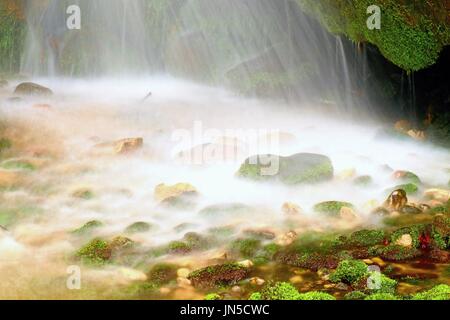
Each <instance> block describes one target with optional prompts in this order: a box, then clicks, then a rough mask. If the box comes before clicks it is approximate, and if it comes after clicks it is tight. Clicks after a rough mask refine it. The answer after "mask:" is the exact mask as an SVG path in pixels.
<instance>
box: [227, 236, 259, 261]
mask: <svg viewBox="0 0 450 320" xmlns="http://www.w3.org/2000/svg"><path fill="white" fill-rule="evenodd" d="M231 249H232V250H233V251H235V252H237V253H239V254H240V255H241V256H242V257H244V258H253V257H255V256H256V254H257V253H258V251H259V250H260V249H261V240H257V239H237V240H234V241H233V242H232V243H231Z"/></svg>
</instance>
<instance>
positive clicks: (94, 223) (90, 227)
mask: <svg viewBox="0 0 450 320" xmlns="http://www.w3.org/2000/svg"><path fill="white" fill-rule="evenodd" d="M101 226H103V223H102V222H101V221H98V220H91V221H89V222H86V223H85V224H84V225H83V226H81V227H80V228H78V229H75V230H73V231H72V234H75V235H79V236H85V235H90V234H92V233H93V232H94V230H95V229H98V228H100V227H101Z"/></svg>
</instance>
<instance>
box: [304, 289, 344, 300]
mask: <svg viewBox="0 0 450 320" xmlns="http://www.w3.org/2000/svg"><path fill="white" fill-rule="evenodd" d="M298 300H336V298H335V297H333V296H332V295H331V294H329V293H326V292H320V291H310V292H306V293H300V294H299V295H298Z"/></svg>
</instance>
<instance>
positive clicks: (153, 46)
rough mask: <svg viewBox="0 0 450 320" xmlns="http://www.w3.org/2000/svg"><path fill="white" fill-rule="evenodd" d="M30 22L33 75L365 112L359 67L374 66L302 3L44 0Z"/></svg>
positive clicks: (28, 57)
mask: <svg viewBox="0 0 450 320" xmlns="http://www.w3.org/2000/svg"><path fill="white" fill-rule="evenodd" d="M71 4H76V5H78V6H79V7H80V8H81V21H82V26H81V29H80V30H69V29H68V28H67V27H66V19H67V16H68V15H67V13H66V8H67V6H68V5H71ZM26 13H27V22H28V36H27V41H26V49H25V54H24V56H23V59H22V71H23V72H24V73H27V74H32V75H39V76H58V75H69V76H125V75H136V74H141V75H151V74H154V73H169V74H171V75H174V76H177V77H182V78H187V79H193V80H197V81H201V82H206V83H209V84H214V85H226V86H228V87H231V88H234V89H235V90H237V91H240V92H242V93H244V94H252V95H257V96H281V97H284V98H286V99H287V100H289V99H291V98H295V99H299V100H302V101H315V102H316V103H317V102H318V103H319V104H322V105H324V106H326V107H327V108H336V106H337V105H342V106H344V107H339V108H340V109H341V110H343V109H342V108H344V110H353V109H355V108H356V109H357V108H358V105H360V104H361V103H360V101H361V100H362V97H361V90H359V89H358V88H360V85H359V84H360V83H362V82H364V79H361V76H360V73H361V72H360V70H364V69H367V67H365V66H361V65H356V63H355V62H354V61H357V63H358V64H361V63H363V64H365V63H366V61H365V60H364V59H355V54H357V53H356V52H357V50H355V45H354V44H352V43H350V42H349V41H347V40H345V39H342V38H340V37H335V36H333V35H330V34H329V33H328V32H327V31H325V30H324V29H323V28H322V26H320V24H319V23H318V22H317V21H315V20H314V19H312V18H310V17H308V16H307V15H306V14H305V13H303V12H302V11H301V10H300V8H299V6H298V5H297V4H296V2H295V1H293V0H164V1H162V0H89V1H88V0H76V1H75V0H72V1H68V0H46V1H42V0H40V1H29V2H28V4H27V8H26ZM358 73H359V75H358ZM357 93H359V94H357Z"/></svg>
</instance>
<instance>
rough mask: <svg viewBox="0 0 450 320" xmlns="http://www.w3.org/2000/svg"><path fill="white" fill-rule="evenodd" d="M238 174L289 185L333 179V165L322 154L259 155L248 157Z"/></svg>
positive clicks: (256, 179) (252, 178)
mask: <svg viewBox="0 0 450 320" xmlns="http://www.w3.org/2000/svg"><path fill="white" fill-rule="evenodd" d="M237 175H238V176H240V177H243V178H247V179H251V180H255V181H267V180H277V181H280V182H282V183H285V184H288V185H293V184H302V183H314V182H321V181H327V180H330V179H332V178H333V165H332V163H331V160H330V159H329V158H328V157H326V156H324V155H320V154H312V153H298V154H294V155H292V156H289V157H281V156H276V155H257V156H253V157H250V158H248V159H246V160H245V162H244V163H243V164H242V165H241V167H240V169H239V171H238V172H237Z"/></svg>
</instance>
